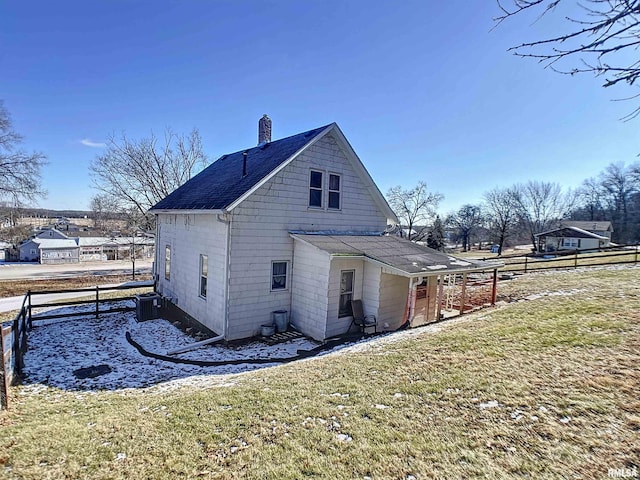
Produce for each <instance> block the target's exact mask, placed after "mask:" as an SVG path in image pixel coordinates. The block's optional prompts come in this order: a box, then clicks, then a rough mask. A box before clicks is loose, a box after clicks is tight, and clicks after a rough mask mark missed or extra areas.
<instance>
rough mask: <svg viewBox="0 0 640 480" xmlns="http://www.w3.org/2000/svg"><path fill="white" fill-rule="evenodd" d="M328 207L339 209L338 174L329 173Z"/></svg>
mask: <svg viewBox="0 0 640 480" xmlns="http://www.w3.org/2000/svg"><path fill="white" fill-rule="evenodd" d="M328 208H330V209H332V210H340V175H336V174H335V173H330V174H329V204H328Z"/></svg>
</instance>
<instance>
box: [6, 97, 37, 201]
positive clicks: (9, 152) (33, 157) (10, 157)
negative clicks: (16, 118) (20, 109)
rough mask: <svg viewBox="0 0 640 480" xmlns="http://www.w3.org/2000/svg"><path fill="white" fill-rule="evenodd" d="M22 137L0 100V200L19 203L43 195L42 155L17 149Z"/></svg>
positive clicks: (33, 199)
mask: <svg viewBox="0 0 640 480" xmlns="http://www.w3.org/2000/svg"><path fill="white" fill-rule="evenodd" d="M20 143H22V136H21V135H19V134H18V133H16V132H15V131H14V129H13V124H12V122H11V116H10V115H9V112H8V111H7V109H6V108H5V107H4V103H3V102H2V100H0V200H7V201H9V202H11V204H12V205H13V206H21V205H23V204H24V203H27V202H33V201H35V200H36V199H38V198H40V197H44V196H45V195H46V192H45V191H44V190H43V189H42V185H41V169H42V167H43V166H44V164H45V160H46V157H45V156H44V155H43V154H42V153H39V152H31V153H28V152H26V151H24V150H21V149H20V148H18V145H20Z"/></svg>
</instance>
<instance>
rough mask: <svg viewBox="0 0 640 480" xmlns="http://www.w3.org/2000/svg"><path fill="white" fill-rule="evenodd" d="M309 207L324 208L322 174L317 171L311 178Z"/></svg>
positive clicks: (312, 173)
mask: <svg viewBox="0 0 640 480" xmlns="http://www.w3.org/2000/svg"><path fill="white" fill-rule="evenodd" d="M309 206H310V207H320V208H322V172H317V171H315V170H311V175H310V176H309Z"/></svg>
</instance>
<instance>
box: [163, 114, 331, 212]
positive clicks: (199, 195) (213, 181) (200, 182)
mask: <svg viewBox="0 0 640 480" xmlns="http://www.w3.org/2000/svg"><path fill="white" fill-rule="evenodd" d="M329 126H330V125H325V126H324V127H320V128H314V129H313V130H309V131H307V132H303V133H299V134H297V135H293V136H291V137H287V138H283V139H281V140H276V141H274V142H269V143H266V144H264V145H259V146H256V147H253V148H249V149H245V150H239V151H237V152H234V153H230V154H227V155H223V156H222V157H220V158H219V159H218V160H216V161H215V162H213V163H212V164H211V165H209V166H208V167H207V168H205V169H204V170H203V171H202V172H200V173H199V174H198V175H196V176H195V177H193V178H191V179H190V180H189V181H187V182H186V183H185V184H184V185H182V186H181V187H179V188H177V189H176V190H175V191H173V192H172V193H171V194H169V195H168V196H167V197H165V198H164V199H162V200H161V201H160V202H158V203H157V204H156V205H155V206H154V207H153V208H152V209H151V211H154V210H224V209H226V208H227V207H229V206H230V205H231V204H232V203H233V202H234V201H235V200H237V199H238V198H240V197H242V196H243V195H244V194H245V193H247V192H248V191H250V190H252V189H253V187H254V186H255V185H256V184H257V183H259V182H260V181H261V180H262V179H263V178H265V177H267V176H268V175H269V174H270V173H271V172H272V171H273V170H275V169H276V168H277V167H278V166H280V164H282V163H283V162H284V161H286V160H287V159H289V158H290V157H291V156H293V155H294V154H295V153H297V152H298V151H300V150H302V149H303V148H304V147H305V146H306V145H307V144H308V143H309V142H311V141H312V140H313V139H314V138H315V137H317V136H318V134H319V133H321V132H322V131H323V130H326V129H327V128H328V127H329ZM245 152H246V154H247V167H246V171H247V174H246V175H245V176H242V172H243V162H244V155H243V154H244V153H245Z"/></svg>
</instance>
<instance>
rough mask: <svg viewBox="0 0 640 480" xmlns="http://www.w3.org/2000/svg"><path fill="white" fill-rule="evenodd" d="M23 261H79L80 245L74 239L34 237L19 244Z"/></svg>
mask: <svg viewBox="0 0 640 480" xmlns="http://www.w3.org/2000/svg"><path fill="white" fill-rule="evenodd" d="M19 251H20V261H21V262H39V263H48V264H52V263H77V262H78V261H79V258H78V245H77V243H76V241H75V240H74V239H71V238H66V239H59V238H38V237H36V238H32V239H30V240H27V241H26V242H23V243H21V244H20V246H19Z"/></svg>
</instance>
